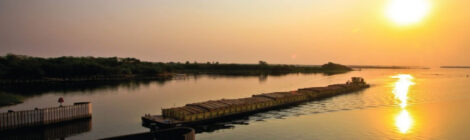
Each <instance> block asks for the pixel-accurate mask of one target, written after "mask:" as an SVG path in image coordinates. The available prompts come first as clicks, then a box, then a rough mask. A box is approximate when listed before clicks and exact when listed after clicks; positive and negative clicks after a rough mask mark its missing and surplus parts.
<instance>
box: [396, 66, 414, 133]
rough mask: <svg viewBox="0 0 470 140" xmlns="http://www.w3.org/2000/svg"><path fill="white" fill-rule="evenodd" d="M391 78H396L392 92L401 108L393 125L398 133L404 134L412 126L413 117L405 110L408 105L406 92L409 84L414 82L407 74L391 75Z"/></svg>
mask: <svg viewBox="0 0 470 140" xmlns="http://www.w3.org/2000/svg"><path fill="white" fill-rule="evenodd" d="M391 78H396V79H398V80H397V81H396V82H395V84H394V89H393V91H392V92H393V94H394V95H395V99H397V100H398V102H399V103H398V104H399V105H400V108H401V112H400V113H399V114H398V115H397V116H396V117H395V126H396V127H397V129H398V131H399V132H400V133H403V134H405V133H408V131H409V130H410V128H411V127H412V126H413V118H412V117H411V115H410V113H408V111H407V110H406V106H407V105H408V103H407V102H408V92H409V89H410V86H412V85H414V84H415V83H414V82H413V81H412V80H413V79H414V78H413V76H411V75H408V74H399V75H395V76H392V77H391Z"/></svg>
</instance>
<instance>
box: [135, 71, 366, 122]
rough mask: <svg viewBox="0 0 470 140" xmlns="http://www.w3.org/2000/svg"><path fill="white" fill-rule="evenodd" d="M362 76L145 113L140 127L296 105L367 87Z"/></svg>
mask: <svg viewBox="0 0 470 140" xmlns="http://www.w3.org/2000/svg"><path fill="white" fill-rule="evenodd" d="M368 87H369V85H368V84H367V83H366V82H365V81H364V79H363V78H361V77H352V78H351V81H348V82H346V83H345V84H334V85H328V86H326V87H310V88H301V89H298V90H296V91H289V92H274V93H264V94H257V95H253V96H252V97H248V98H240V99H221V100H215V101H214V100H210V101H206V102H199V103H191V104H186V105H185V106H182V107H174V108H167V109H162V113H161V115H150V114H145V115H144V116H143V117H142V125H143V126H145V127H148V128H150V129H152V130H154V129H157V128H169V127H175V126H183V125H184V126H189V125H195V124H201V123H205V122H210V121H215V120H218V119H223V118H228V117H233V116H238V115H244V114H249V113H254V112H260V111H265V110H269V109H275V108H279V107H285V106H289V105H295V104H299V103H303V102H307V101H312V100H317V99H322V98H326V97H331V96H335V95H340V94H345V93H351V92H354V91H358V90H361V89H365V88H368Z"/></svg>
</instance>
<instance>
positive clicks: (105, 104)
mask: <svg viewBox="0 0 470 140" xmlns="http://www.w3.org/2000/svg"><path fill="white" fill-rule="evenodd" d="M468 74H470V69H439V68H436V69H427V70H400V69H395V70H386V69H382V70H380V69H370V70H366V69H364V70H362V71H353V72H349V73H345V74H338V75H332V76H327V75H323V74H290V75H285V76H268V77H217V76H197V77H193V76H189V77H187V78H182V79H177V80H170V81H165V82H162V81H160V82H151V81H147V82H125V83H105V84H104V83H88V84H84V85H78V86H77V85H66V86H60V87H54V86H50V85H44V86H42V87H39V88H38V87H31V88H23V89H21V90H12V89H7V90H4V91H3V92H6V93H12V92H14V93H21V94H26V95H28V98H27V99H26V100H25V102H24V103H22V104H19V105H14V106H8V107H3V108H0V112H6V111H7V110H10V109H12V110H24V109H33V108H34V107H49V106H57V105H58V104H57V102H56V101H57V99H58V98H59V97H64V99H65V103H66V104H72V103H73V102H80V101H91V102H92V103H93V118H92V120H91V122H84V123H82V124H86V125H79V126H80V128H76V129H77V130H75V128H69V129H71V130H74V131H73V132H70V134H67V135H65V136H61V137H65V138H66V139H98V138H105V137H111V136H117V135H123V134H131V133H137V132H146V131H149V130H148V129H146V128H143V127H142V126H141V120H140V117H141V116H142V115H144V114H146V113H151V114H159V113H160V109H161V108H162V107H163V108H166V107H173V106H183V105H185V104H187V103H193V102H200V101H206V100H216V99H222V98H240V97H248V96H251V95H252V94H258V93H266V92H275V91H289V90H295V89H297V88H303V87H312V86H325V85H328V84H335V83H343V82H345V81H347V80H348V79H349V78H350V77H352V76H361V77H364V78H365V79H366V81H367V82H369V83H370V84H371V85H372V87H371V88H369V89H366V90H363V91H360V92H356V93H352V94H347V95H341V96H337V97H333V98H329V99H325V100H321V101H313V102H309V103H305V104H301V105H298V106H295V107H290V108H287V109H281V110H272V111H267V112H262V113H257V114H254V115H251V116H248V117H245V118H240V119H238V120H233V121H230V122H221V123H215V124H211V125H207V126H200V127H198V128H197V131H198V132H199V133H198V134H197V135H196V138H197V139H201V140H205V139H224V140H227V139H228V140H230V139H233V140H236V139H279V140H283V139H361V140H363V139H470V133H467V132H468V130H470V119H468V118H470V109H468V107H470V78H469V77H468V76H467V75H468ZM71 126H74V125H71ZM44 129H48V128H44ZM54 129H57V128H54ZM43 131H44V133H46V132H49V131H52V130H43ZM14 134H15V133H13V134H12V135H14ZM31 135H37V134H31ZM50 138H57V136H54V137H50Z"/></svg>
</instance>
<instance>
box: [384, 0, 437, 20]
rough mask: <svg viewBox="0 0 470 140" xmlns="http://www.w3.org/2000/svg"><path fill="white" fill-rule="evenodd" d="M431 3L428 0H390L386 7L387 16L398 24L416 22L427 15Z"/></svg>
mask: <svg viewBox="0 0 470 140" xmlns="http://www.w3.org/2000/svg"><path fill="white" fill-rule="evenodd" d="M430 9H431V3H430V2H429V1H428V0H391V1H390V2H389V3H388V5H387V9H386V15H387V17H388V18H389V19H390V20H392V21H393V22H394V23H396V24H398V25H410V24H414V23H418V22H420V21H421V20H423V18H424V17H426V15H428V13H429V11H430Z"/></svg>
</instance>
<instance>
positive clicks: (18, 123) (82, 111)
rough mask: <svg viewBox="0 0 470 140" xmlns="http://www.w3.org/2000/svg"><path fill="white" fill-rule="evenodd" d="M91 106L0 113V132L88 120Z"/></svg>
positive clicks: (77, 104) (81, 105)
mask: <svg viewBox="0 0 470 140" xmlns="http://www.w3.org/2000/svg"><path fill="white" fill-rule="evenodd" d="M91 115H92V104H91V103H89V102H80V103H74V105H70V106H61V107H50V108H42V109H35V110H25V111H17V112H5V113H0V131H2V130H8V129H15V128H22V127H34V126H41V125H48V124H53V123H60V122H65V121H71V120H76V119H82V118H90V117H91Z"/></svg>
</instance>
